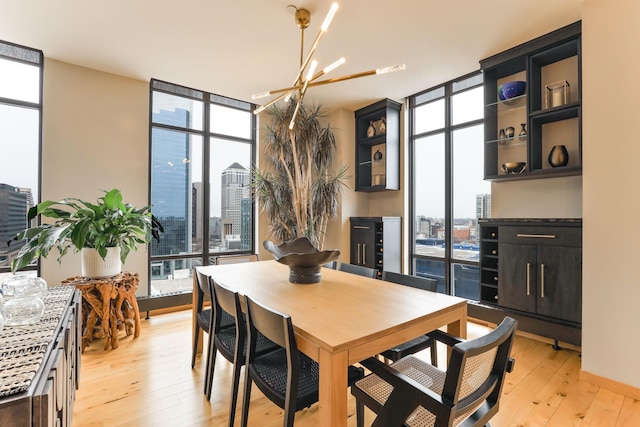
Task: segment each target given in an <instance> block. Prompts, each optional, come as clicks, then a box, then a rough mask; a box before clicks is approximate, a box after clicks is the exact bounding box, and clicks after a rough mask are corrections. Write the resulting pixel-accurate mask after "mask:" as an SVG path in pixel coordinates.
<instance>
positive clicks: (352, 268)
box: [337, 262, 378, 279]
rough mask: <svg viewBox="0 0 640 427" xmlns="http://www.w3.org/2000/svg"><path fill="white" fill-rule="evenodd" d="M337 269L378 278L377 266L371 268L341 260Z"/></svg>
mask: <svg viewBox="0 0 640 427" xmlns="http://www.w3.org/2000/svg"><path fill="white" fill-rule="evenodd" d="M337 270H339V271H344V272H345V273H351V274H357V275H358V276H364V277H371V278H374V279H375V278H376V276H377V274H378V270H376V269H375V268H369V267H366V266H364V265H357V264H349V263H346V262H341V263H339V264H338V268H337Z"/></svg>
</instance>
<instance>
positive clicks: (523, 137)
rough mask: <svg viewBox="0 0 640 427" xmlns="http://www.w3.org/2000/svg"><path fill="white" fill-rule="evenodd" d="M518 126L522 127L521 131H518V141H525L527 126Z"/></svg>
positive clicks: (522, 124) (523, 124) (521, 124)
mask: <svg viewBox="0 0 640 427" xmlns="http://www.w3.org/2000/svg"><path fill="white" fill-rule="evenodd" d="M520 126H521V127H522V129H520V133H519V134H518V139H519V140H520V141H526V140H527V124H526V123H520Z"/></svg>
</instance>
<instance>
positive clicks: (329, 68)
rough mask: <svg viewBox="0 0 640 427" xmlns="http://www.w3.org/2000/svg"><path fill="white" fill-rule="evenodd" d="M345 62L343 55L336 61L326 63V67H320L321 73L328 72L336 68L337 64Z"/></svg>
mask: <svg viewBox="0 0 640 427" xmlns="http://www.w3.org/2000/svg"><path fill="white" fill-rule="evenodd" d="M345 62H346V59H344V57H342V58H340V59H338V60H337V61H335V62H333V63H331V64H329V65H327V66H326V67H324V68H323V69H322V74H327V73H330V72H331V71H333V70H335V69H336V68H338V67H339V66H341V65H342V64H344V63H345Z"/></svg>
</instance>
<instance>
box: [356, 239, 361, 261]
mask: <svg viewBox="0 0 640 427" xmlns="http://www.w3.org/2000/svg"><path fill="white" fill-rule="evenodd" d="M356 264H361V262H360V243H358V257H357V259H356Z"/></svg>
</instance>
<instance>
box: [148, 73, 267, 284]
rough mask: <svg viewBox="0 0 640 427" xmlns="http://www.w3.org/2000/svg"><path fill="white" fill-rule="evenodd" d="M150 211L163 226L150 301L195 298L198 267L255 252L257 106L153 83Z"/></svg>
mask: <svg viewBox="0 0 640 427" xmlns="http://www.w3.org/2000/svg"><path fill="white" fill-rule="evenodd" d="M151 104H152V105H151V110H152V111H151V159H150V168H151V170H150V179H151V205H152V212H153V214H154V215H155V216H156V217H157V218H158V219H159V221H160V222H161V223H162V225H163V227H164V233H162V234H161V235H160V242H155V241H153V242H152V244H151V265H150V268H151V274H150V277H151V280H150V289H149V295H150V296H162V295H166V294H171V293H176V292H177V293H181V292H189V291H191V289H192V269H193V267H195V266H199V265H207V264H211V263H213V260H214V258H215V257H216V256H219V255H224V254H232V253H250V252H253V250H254V218H253V217H254V208H253V200H252V197H251V167H252V165H253V164H254V156H255V150H256V131H255V130H256V118H255V116H254V114H253V113H252V111H253V108H254V106H253V105H252V104H249V103H246V102H242V101H237V100H233V99H229V98H225V97H222V96H219V95H214V94H211V93H206V92H203V91H199V90H194V89H189V88H185V87H182V86H177V85H174V84H170V83H165V82H161V81H158V80H153V81H152V82H151Z"/></svg>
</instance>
